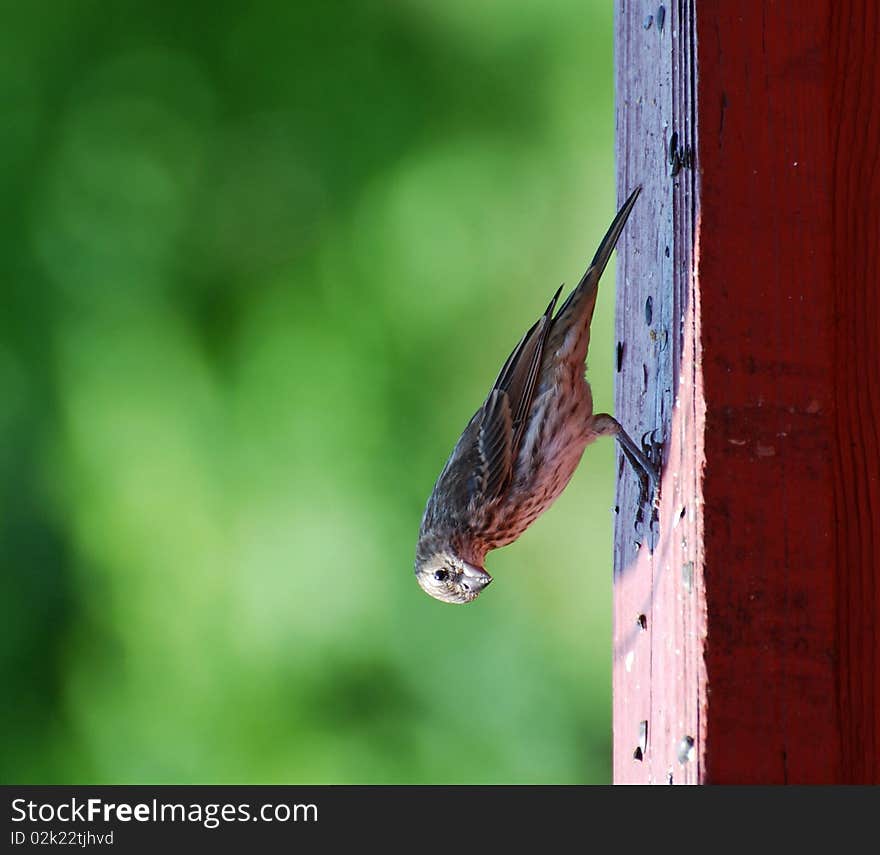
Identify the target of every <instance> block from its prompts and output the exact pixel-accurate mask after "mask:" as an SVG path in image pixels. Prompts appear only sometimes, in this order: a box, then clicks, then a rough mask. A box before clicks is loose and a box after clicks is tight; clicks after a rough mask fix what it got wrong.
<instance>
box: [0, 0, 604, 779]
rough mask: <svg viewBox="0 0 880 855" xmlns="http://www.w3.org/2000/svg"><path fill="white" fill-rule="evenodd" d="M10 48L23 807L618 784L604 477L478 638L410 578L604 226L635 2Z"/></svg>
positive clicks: (69, 20) (392, 10)
mask: <svg viewBox="0 0 880 855" xmlns="http://www.w3.org/2000/svg"><path fill="white" fill-rule="evenodd" d="M3 18H4V26H3V28H2V30H0V48H2V49H0V92H2V103H3V105H4V113H5V117H4V134H3V135H2V137H0V154H2V157H0V190H2V192H0V210H2V218H3V231H2V235H3V237H2V253H0V265H2V268H3V290H2V297H3V303H4V305H3V312H2V317H0V324H2V336H0V398H2V406H0V471H2V482H0V486H2V493H0V544H2V578H0V609H2V614H0V633H2V638H0V640H2V645H0V656H2V662H0V667H2V673H0V678H2V685H3V692H2V697H3V700H2V713H0V715H2V730H3V735H4V745H3V750H2V752H0V764H2V780H3V781H4V782H7V783H11V782H15V783H26V782H44V783H61V782H68V783H71V782H82V783H86V782H118V783H129V782H166V783H187V782H210V783H223V782H241V783H251V782H253V783H256V782H263V783H276V782H277V783H281V782H285V783H297V782H312V783H320V782H338V783H349V782H354V783H357V782H363V783H368V782H404V783H408V782H414V783H415V782H602V781H607V780H608V779H609V776H610V771H609V765H610V729H611V728H610V661H611V654H610V638H611V632H610V611H611V609H610V582H611V566H610V561H611V514H610V506H611V504H612V503H613V496H612V489H613V488H612V479H613V461H614V450H613V447H612V444H611V443H610V442H609V441H606V442H602V443H599V444H598V445H597V446H594V447H592V448H591V449H590V450H589V451H588V452H587V455H586V458H585V463H584V464H583V466H582V467H581V469H580V471H579V473H578V474H577V475H576V477H575V479H574V481H573V482H572V484H571V486H570V487H569V489H568V491H567V492H566V493H565V495H564V496H563V497H562V498H561V499H560V500H559V502H558V503H557V505H556V506H555V507H554V508H553V509H552V510H551V511H550V512H549V513H548V514H547V515H546V516H545V517H543V518H542V519H541V520H540V521H539V522H538V523H536V524H535V526H534V527H533V528H532V529H531V530H530V531H529V532H528V533H527V534H526V535H524V536H523V538H522V539H521V540H520V541H519V542H518V543H517V544H516V545H515V546H513V547H510V548H509V549H506V550H502V551H499V552H497V553H493V554H492V555H491V556H490V560H489V567H490V569H491V570H492V572H493V574H494V575H495V577H496V583H495V585H493V587H492V588H491V590H490V591H488V592H487V594H486V595H485V596H484V597H483V598H481V599H480V600H479V601H478V602H477V603H475V604H474V605H472V606H469V607H451V606H446V605H443V604H440V603H437V602H435V601H433V600H430V599H429V598H428V597H426V596H425V595H424V594H423V593H422V592H421V591H420V590H419V588H418V586H417V585H416V583H415V581H414V578H413V573H412V562H413V553H414V546H415V540H416V533H417V529H418V525H419V520H420V517H421V513H422V509H423V506H424V502H425V499H426V498H427V496H428V494H429V492H430V490H431V486H432V484H433V482H434V479H435V477H436V476H437V474H438V472H439V470H440V468H441V466H442V464H443V462H444V461H445V459H446V456H447V454H448V453H449V451H450V449H451V447H452V444H453V443H454V441H455V440H456V439H457V437H458V434H459V432H460V430H461V429H462V428H463V427H464V425H465V423H466V421H467V419H468V418H469V417H470V415H471V413H472V412H473V410H474V409H475V408H476V407H477V406H478V405H479V403H480V402H481V400H482V398H483V396H484V395H485V393H486V391H487V389H488V385H489V383H490V382H491V380H492V379H493V378H494V376H495V374H496V373H497V370H498V368H499V366H500V365H501V362H502V361H503V360H504V358H505V357H506V356H507V354H508V352H509V350H510V349H511V347H512V346H513V344H514V343H515V342H516V340H517V339H518V338H519V336H520V334H521V333H522V332H523V331H524V330H525V328H526V327H527V326H528V325H530V324H531V323H532V322H533V320H534V319H535V318H536V317H537V315H538V314H539V313H540V311H541V310H542V309H543V307H544V306H545V305H546V302H547V300H548V298H549V296H550V294H552V292H553V290H554V289H555V288H556V286H557V285H558V284H559V282H561V281H567V282H569V283H573V282H574V281H576V279H577V278H578V277H579V276H580V274H581V272H582V270H583V268H584V266H585V263H586V262H587V261H588V259H589V258H590V257H591V256H592V253H593V251H594V249H595V247H596V244H597V242H598V240H599V238H600V237H601V234H602V232H603V231H604V229H605V227H606V225H607V223H608V222H609V221H610V219H611V216H612V214H613V212H614V174H613V93H612V37H611V27H612V9H611V4H609V3H606V2H601V0H594V2H587V3H585V2H583V0H545V2H540V3H539V2H526V0H507V2H504V3H502V2H486V3H474V2H472V1H471V0H445V2H443V3H430V2H425V0H389V2H377V0H372V2H370V0H366V2H353V0H349V2H341V1H340V0H337V2H333V3H327V2H286V0H278V2H255V3H248V4H241V3H231V2H213V3H210V4H200V3H196V2H186V3H166V2H152V3H146V2H144V3H134V2H99V0H93V2H90V1H89V0H81V2H72V3H57V2H54V0H42V2H40V0H34V2H31V3H27V4H24V3H17V4H11V3H7V4H4V15H3ZM613 282H614V279H613V272H612V273H609V274H606V277H605V281H604V286H605V287H604V289H603V291H602V297H601V301H600V306H599V311H598V315H597V320H596V330H597V331H596V333H595V334H594V344H593V352H592V356H591V379H592V381H593V384H594V392H595V397H596V401H597V406H598V407H601V408H610V407H611V406H612V379H613V375H612V365H611V357H612V341H611V318H612V313H613Z"/></svg>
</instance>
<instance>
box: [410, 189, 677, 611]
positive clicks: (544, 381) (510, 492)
mask: <svg viewBox="0 0 880 855" xmlns="http://www.w3.org/2000/svg"><path fill="white" fill-rule="evenodd" d="M640 189H641V188H639V187H637V188H636V189H635V190H634V191H633V192H632V194H631V195H630V197H629V198H628V199H627V200H626V202H625V203H624V205H623V207H622V208H621V209H620V211H619V212H618V214H617V216H616V217H615V218H614V221H613V222H612V223H611V226H610V227H609V229H608V232H607V233H606V234H605V237H604V238H603V239H602V242H601V243H600V244H599V248H598V249H597V250H596V255H595V256H594V258H593V261H592V263H591V264H590V266H589V268H588V269H587V272H586V273H584V275H583V277H582V278H581V280H580V282H579V283H578V285H577V287H576V288H575V289H574V290H573V291H572V292H571V293H570V294H569V295H568V297H567V298H566V300H565V302H564V303H562V305H561V306H560V307H559V310H558V311H556V312H555V314H554V311H555V309H556V302H557V300H558V299H559V295H560V293H561V292H562V286H560V288H559V290H558V291H557V292H556V293H555V294H554V295H553V298H552V299H551V300H550V304H549V305H548V306H547V309H546V310H545V312H544V314H542V315H541V317H540V318H538V320H537V321H536V322H535V323H534V324H533V325H532V327H531V328H530V329H529V330H528V332H526V334H525V335H524V336H523V337H522V338H521V339H520V341H519V343H518V344H517V346H516V347H515V348H514V349H513V352H512V353H511V354H510V356H509V357H508V358H507V361H506V362H505V363H504V365H503V366H502V368H501V371H500V373H499V374H498V377H497V379H496V380H495V382H494V383H493V384H492V388H491V389H490V390H489V394H488V396H487V397H486V400H485V401H483V404H482V406H481V407H480V408H479V409H478V410H477V412H476V413H474V416H473V418H471V420H470V421H469V422H468V425H467V427H466V428H465V429H464V432H463V433H462V435H461V437H460V439H459V440H458V442H457V443H456V445H455V448H454V449H453V450H452V454H451V455H450V456H449V459H448V460H447V461H446V465H445V466H444V467H443V471H442V472H441V473H440V476H439V477H438V478H437V482H436V484H435V485H434V489H433V491H432V493H431V496H430V498H429V499H428V502H427V505H426V506H425V512H424V515H423V516H422V522H421V526H420V529H419V538H418V544H417V546H416V560H415V574H416V579H417V580H418V583H419V585H420V586H421V587H422V589H423V590H424V591H425V592H426V593H428V594H430V595H431V596H432V597H435V598H436V599H438V600H442V601H443V602H445V603H469V602H471V601H473V600H474V599H476V597H477V596H478V595H479V594H480V592H481V591H482V590H483V589H484V588H485V587H486V586H487V585H488V584H489V583H490V582H491V581H492V576H491V575H490V574H489V573H488V572H487V571H486V568H485V567H484V566H483V565H484V562H485V558H486V554H487V553H488V552H489V551H490V550H492V549H498V548H499V547H501V546H507V545H508V544H510V543H513V541H515V540H516V539H517V538H518V537H519V536H520V535H521V534H522V533H523V532H524V531H525V530H526V529H527V528H528V527H529V526H530V525H531V524H532V523H533V522H534V521H535V520H536V519H537V518H538V517H539V516H540V515H541V514H542V513H544V511H546V510H547V508H549V507H550V506H551V505H552V504H553V502H554V501H555V500H556V498H557V497H558V496H559V494H560V493H561V492H562V491H563V490H564V489H565V487H566V485H567V484H568V482H569V480H570V479H571V477H572V475H573V474H574V471H575V469H576V468H577V465H578V463H579V462H580V459H581V456H582V455H583V452H584V449H585V448H586V447H587V446H588V445H589V444H590V443H591V442H593V441H594V440H595V439H597V438H598V437H600V436H614V437H615V438H616V439H617V441H618V442H619V443H620V446H621V450H622V451H623V453H624V456H625V457H626V458H627V459H628V460H629V462H630V463H631V465H632V466H633V467H634V468H635V470H636V473H637V474H638V475H639V478H640V480H641V484H642V495H643V497H644V496H645V494H646V492H647V489H648V485H649V484H652V485H653V486H654V487H655V489H656V487H657V484H658V482H659V479H658V474H657V471H656V468H655V466H654V464H653V463H652V461H650V460H649V459H648V458H647V456H646V455H645V454H644V453H643V452H642V450H641V449H639V448H638V446H637V445H636V444H635V442H633V440H632V439H631V438H630V436H629V435H628V434H627V433H626V431H625V430H624V429H623V428H622V427H621V425H620V424H619V423H618V422H617V420H616V419H614V418H613V417H612V416H610V415H609V414H608V413H598V414H594V413H593V398H592V394H591V392H590V386H589V384H588V383H587V380H586V377H585V369H586V366H585V361H586V357H587V349H588V347H589V344H590V322H591V320H592V318H593V310H594V309H595V306H596V296H597V293H598V287H599V278H600V277H601V276H602V272H603V271H604V270H605V266H606V264H607V263H608V259H609V258H610V257H611V252H612V250H613V249H614V246H615V244H616V243H617V239H618V238H619V237H620V233H621V232H622V231H623V227H624V225H625V224H626V221H627V218H628V217H629V215H630V212H631V211H632V209H633V206H634V205H635V203H636V199H637V198H638V195H639V192H640Z"/></svg>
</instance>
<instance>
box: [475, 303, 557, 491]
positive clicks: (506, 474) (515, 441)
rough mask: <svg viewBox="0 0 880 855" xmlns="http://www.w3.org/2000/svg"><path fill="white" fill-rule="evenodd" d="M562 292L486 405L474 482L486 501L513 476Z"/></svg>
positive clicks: (523, 342) (517, 352)
mask: <svg viewBox="0 0 880 855" xmlns="http://www.w3.org/2000/svg"><path fill="white" fill-rule="evenodd" d="M561 291H562V286H560V287H559V290H558V291H557V292H556V293H555V294H554V295H553V299H552V300H551V301H550V304H549V305H548V306H547V309H546V311H545V312H544V314H543V315H541V317H540V318H538V320H537V321H536V322H535V323H534V324H533V325H532V327H531V329H530V330H529V331H528V332H527V333H526V334H525V335H524V336H523V337H522V338H521V339H520V341H519V344H517V346H516V347H515V348H514V349H513V352H512V353H511V354H510V356H508V357H507V361H506V362H505V363H504V365H503V366H502V368H501V372H500V373H499V374H498V377H497V379H496V380H495V382H494V383H493V384H492V391H491V392H489V396H488V397H487V398H486V401H485V403H484V404H483V407H482V418H481V419H480V429H479V432H478V434H477V449H476V450H477V472H476V474H477V478H476V479H475V482H474V483H473V486H474V487H475V488H476V491H475V492H477V493H478V494H479V496H478V497H479V498H480V499H482V500H483V501H491V500H492V499H495V498H497V497H498V496H500V495H501V494H502V493H503V492H504V490H505V489H506V487H507V485H508V484H509V483H510V478H511V476H512V475H513V467H514V463H515V462H516V456H517V453H518V452H519V445H520V442H521V440H522V436H523V432H524V431H525V429H526V424H527V423H528V415H529V412H530V410H531V407H532V400H533V398H534V396H535V387H536V385H537V382H538V374H539V373H540V370H541V361H542V359H543V356H544V345H545V343H546V341H547V334H548V333H549V332H550V327H551V326H552V325H553V309H554V307H555V306H556V301H557V300H558V299H559V294H560V292H561Z"/></svg>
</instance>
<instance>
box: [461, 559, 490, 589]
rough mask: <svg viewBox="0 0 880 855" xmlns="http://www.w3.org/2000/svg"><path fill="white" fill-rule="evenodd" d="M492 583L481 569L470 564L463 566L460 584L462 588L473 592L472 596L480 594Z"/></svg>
mask: <svg viewBox="0 0 880 855" xmlns="http://www.w3.org/2000/svg"><path fill="white" fill-rule="evenodd" d="M491 581H492V577H491V576H490V575H489V574H488V573H487V572H486V571H485V570H483V568H482V567H474V566H473V565H472V564H465V565H464V569H463V570H462V576H461V582H460V583H459V584H460V585H461V586H462V587H463V588H465V587H466V588H467V590H469V591H473V593H474V595H475V596H476V595H477V594H479V593H480V591H482V590H483V588H485V587H486V585H488V584H489V583H490V582H491Z"/></svg>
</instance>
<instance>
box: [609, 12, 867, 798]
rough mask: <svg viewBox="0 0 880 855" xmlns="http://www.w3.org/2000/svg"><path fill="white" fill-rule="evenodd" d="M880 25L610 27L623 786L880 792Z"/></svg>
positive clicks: (663, 18)
mask: <svg viewBox="0 0 880 855" xmlns="http://www.w3.org/2000/svg"><path fill="white" fill-rule="evenodd" d="M878 43H880V10H878V7H877V4H875V3H874V2H873V0H817V3H814V4H812V5H809V6H806V5H804V4H802V3H796V2H788V0H778V2H763V3H757V2H755V3H722V2H709V0H683V2H678V3H671V4H669V5H668V6H662V5H653V6H651V5H648V4H646V3H643V2H638V3H636V2H633V0H624V2H621V3H620V4H619V7H618V12H617V21H616V62H617V90H618V103H617V134H618V136H617V139H618V173H619V186H618V189H619V193H620V195H621V198H623V196H624V195H625V193H627V192H628V191H629V190H630V189H631V188H632V187H633V186H634V185H636V184H641V185H642V186H643V193H642V195H641V197H640V199H639V202H638V204H637V206H636V208H635V210H634V212H633V215H632V218H631V220H630V223H629V225H628V226H627V229H626V230H625V232H624V235H623V239H622V241H621V244H620V255H619V262H618V304H617V308H618V312H617V315H618V322H617V339H618V367H619V374H618V386H617V416H618V419H619V420H620V421H621V422H622V423H623V425H624V426H625V427H626V428H627V429H628V430H629V431H630V432H631V434H632V435H633V436H634V437H635V438H637V439H638V438H639V437H641V435H642V434H643V433H644V432H646V431H650V430H652V429H656V430H657V434H658V438H662V440H663V442H664V449H663V480H662V496H661V506H660V510H659V520H658V521H655V522H653V523H652V522H651V520H649V519H648V518H647V516H645V518H644V519H643V520H642V521H641V522H639V521H638V519H637V517H636V506H637V485H636V483H635V479H634V478H633V477H632V476H631V475H630V474H629V473H628V472H627V471H625V470H621V472H622V474H621V478H620V484H619V488H618V498H617V518H616V532H615V607H614V612H615V638H614V778H615V781H617V782H621V783H623V782H631V783H638V782H645V783H647V782H651V783H784V782H789V783H812V782H816V783H818V782H822V783H880V628H878V626H880V559H878V556H880V63H878V61H877V60H876V59H875V55H876V45H877V44H878Z"/></svg>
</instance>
